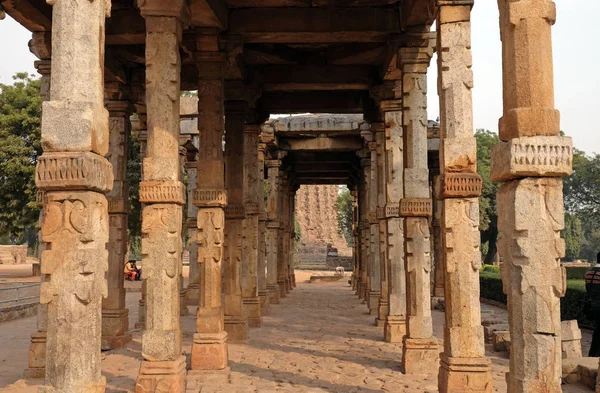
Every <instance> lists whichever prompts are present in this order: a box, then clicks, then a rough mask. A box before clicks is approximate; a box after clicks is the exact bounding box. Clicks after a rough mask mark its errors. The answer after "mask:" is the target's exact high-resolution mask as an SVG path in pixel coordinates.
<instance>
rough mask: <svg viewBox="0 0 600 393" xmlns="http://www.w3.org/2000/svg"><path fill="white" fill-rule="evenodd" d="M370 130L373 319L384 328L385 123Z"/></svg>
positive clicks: (385, 279) (385, 272) (385, 238)
mask: <svg viewBox="0 0 600 393" xmlns="http://www.w3.org/2000/svg"><path fill="white" fill-rule="evenodd" d="M371 130H372V132H373V133H374V136H375V154H376V156H377V159H376V165H377V171H376V177H375V179H374V184H375V185H376V189H373V188H371V190H372V191H373V192H374V193H376V195H375V196H376V199H377V208H376V216H375V218H376V220H377V225H376V229H377V232H376V237H375V241H376V242H377V247H376V250H375V251H376V252H377V254H376V255H377V256H376V258H377V262H378V264H376V265H378V266H375V267H374V268H375V269H377V268H379V269H378V270H379V274H378V275H379V282H380V285H379V287H380V292H379V297H378V299H377V303H378V304H377V317H376V318H375V324H376V325H377V326H384V325H385V319H386V317H387V316H388V313H389V306H388V299H389V284H388V273H387V269H388V266H387V262H388V261H387V251H388V250H387V222H386V219H385V205H386V189H385V186H386V176H385V170H386V160H385V153H386V150H385V140H386V138H385V123H383V122H378V123H373V124H372V125H371Z"/></svg>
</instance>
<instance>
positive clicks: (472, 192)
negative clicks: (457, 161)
mask: <svg viewBox="0 0 600 393" xmlns="http://www.w3.org/2000/svg"><path fill="white" fill-rule="evenodd" d="M438 181H439V186H437V187H436V188H437V189H438V190H439V191H438V192H439V195H438V198H439V199H443V198H472V197H478V196H480V195H481V189H482V186H483V182H482V179H481V176H479V175H478V174H477V173H445V174H442V175H440V176H439V177H438Z"/></svg>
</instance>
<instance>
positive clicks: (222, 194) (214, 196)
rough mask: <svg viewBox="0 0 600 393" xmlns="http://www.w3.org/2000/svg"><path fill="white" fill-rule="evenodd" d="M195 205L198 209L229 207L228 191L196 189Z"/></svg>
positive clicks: (194, 195) (194, 193)
mask: <svg viewBox="0 0 600 393" xmlns="http://www.w3.org/2000/svg"><path fill="white" fill-rule="evenodd" d="M193 203H194V206H197V207H218V206H220V207H225V206H226V205H227V191H225V190H223V189H205V188H196V189H195V190H194V192H193Z"/></svg>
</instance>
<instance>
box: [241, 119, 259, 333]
mask: <svg viewBox="0 0 600 393" xmlns="http://www.w3.org/2000/svg"><path fill="white" fill-rule="evenodd" d="M259 134H260V125H258V124H246V125H245V126H244V208H245V211H246V225H245V228H244V256H243V259H242V296H243V300H242V301H243V305H244V313H245V315H246V316H247V318H248V326H251V327H260V326H262V315H261V313H260V299H259V297H258V271H257V269H258V219H259V217H258V215H259V213H260V211H259V207H258V199H259V197H260V196H261V195H260V194H259V192H260V191H262V189H263V188H262V182H261V183H259V179H258V136H259ZM259 186H260V187H259Z"/></svg>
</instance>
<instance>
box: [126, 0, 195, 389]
mask: <svg viewBox="0 0 600 393" xmlns="http://www.w3.org/2000/svg"><path fill="white" fill-rule="evenodd" d="M182 8H183V2H175V3H172V2H171V3H169V4H165V3H162V2H160V1H159V0H146V1H145V2H144V3H143V5H142V6H141V7H140V9H141V13H142V16H143V17H144V18H145V20H146V109H147V111H148V141H147V146H146V149H147V153H146V157H145V158H144V161H143V168H144V179H143V181H142V182H141V184H140V202H141V203H143V204H144V205H143V208H142V265H143V271H144V274H143V279H144V281H145V284H146V299H145V306H146V329H145V330H144V334H143V337H142V356H143V358H144V360H143V361H142V364H141V365H140V371H139V375H138V378H137V382H136V387H135V393H147V392H157V393H158V392H160V391H169V392H172V393H175V392H183V391H184V390H185V374H186V373H185V367H186V366H185V363H186V360H185V356H183V355H182V351H181V325H180V321H179V313H180V298H179V296H180V276H181V250H182V244H181V243H182V242H181V228H182V205H183V204H185V188H184V185H183V183H181V181H180V162H179V96H180V91H179V87H180V70H181V59H180V57H179V45H180V42H181V29H182V21H181V19H180V18H181V15H183V9H182ZM166 75H168V77H166Z"/></svg>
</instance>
